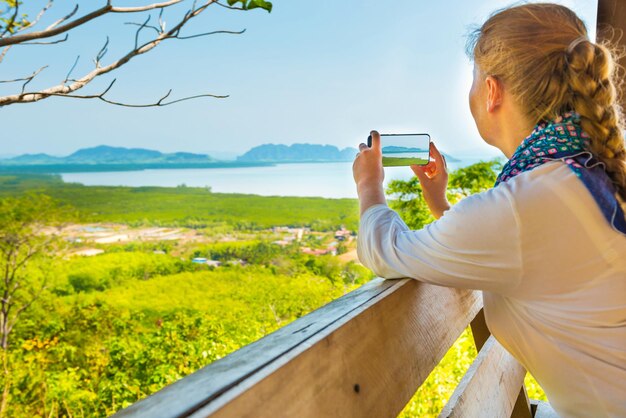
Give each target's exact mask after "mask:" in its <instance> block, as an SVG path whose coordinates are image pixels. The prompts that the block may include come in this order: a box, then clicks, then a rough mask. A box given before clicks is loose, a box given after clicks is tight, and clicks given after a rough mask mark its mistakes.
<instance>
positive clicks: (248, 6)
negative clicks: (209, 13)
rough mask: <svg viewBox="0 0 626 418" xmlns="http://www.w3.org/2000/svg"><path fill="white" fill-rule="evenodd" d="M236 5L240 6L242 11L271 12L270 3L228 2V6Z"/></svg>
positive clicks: (240, 0)
mask: <svg viewBox="0 0 626 418" xmlns="http://www.w3.org/2000/svg"><path fill="white" fill-rule="evenodd" d="M237 4H241V8H242V9H244V10H250V9H256V8H261V9H265V10H267V11H268V12H271V11H272V3H270V2H269V1H265V0H228V5H229V6H234V5H237Z"/></svg>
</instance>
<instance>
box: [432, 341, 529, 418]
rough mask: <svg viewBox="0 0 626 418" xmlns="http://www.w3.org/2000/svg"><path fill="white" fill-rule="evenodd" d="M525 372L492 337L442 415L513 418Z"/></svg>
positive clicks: (446, 416) (446, 417)
mask: <svg viewBox="0 0 626 418" xmlns="http://www.w3.org/2000/svg"><path fill="white" fill-rule="evenodd" d="M525 375H526V370H525V369H524V368H523V367H522V365H521V364H519V363H518V362H517V360H515V358H513V357H512V356H511V355H510V354H509V353H508V352H507V351H506V350H505V349H504V348H503V347H502V346H501V345H500V344H499V343H498V342H497V341H496V339H495V338H494V337H493V336H491V337H489V339H488V340H487V342H486V343H485V345H484V346H483V348H482V349H481V350H480V352H479V353H478V356H477V357H476V360H474V363H472V365H471V366H470V368H469V370H468V371H467V373H466V374H465V376H463V379H462V380H461V383H459V385H458V386H457V388H456V390H455V391H454V393H453V394H452V396H451V397H450V400H449V401H448V403H447V404H446V406H445V407H444V409H443V411H441V414H440V415H439V417H440V418H442V417H445V418H448V417H510V416H511V413H512V411H513V406H514V404H515V402H516V399H517V397H518V394H519V391H520V387H521V386H522V384H523V383H524V376H525Z"/></svg>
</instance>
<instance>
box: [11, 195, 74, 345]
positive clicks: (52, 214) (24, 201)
mask: <svg viewBox="0 0 626 418" xmlns="http://www.w3.org/2000/svg"><path fill="white" fill-rule="evenodd" d="M67 216H68V212H67V211H66V210H65V208H62V207H61V206H59V205H58V203H57V202H55V201H53V200H52V199H51V198H49V197H48V196H44V195H36V194H26V195H24V196H22V197H18V198H12V197H8V198H4V199H2V200H0V272H1V273H0V293H1V294H2V299H1V301H0V347H2V349H4V350H6V348H7V347H8V344H9V335H10V333H11V331H12V330H13V327H14V326H15V324H16V323H17V321H18V319H19V318H20V315H22V314H23V313H24V312H25V311H26V310H27V309H29V308H30V306H31V305H32V303H33V302H34V301H36V300H37V299H38V298H39V297H40V296H41V294H42V292H43V291H44V290H45V288H46V278H47V275H46V274H45V273H41V272H38V273H39V274H36V273H33V271H31V270H29V269H28V266H29V264H33V263H37V262H41V261H42V259H45V258H46V257H49V256H50V255H51V254H52V252H53V251H54V250H55V249H56V248H57V245H56V241H57V240H56V239H55V236H54V235H52V234H51V233H48V234H45V233H44V228H45V227H49V226H56V225H58V224H59V223H60V222H61V221H62V220H63V219H64V218H66V217H67Z"/></svg>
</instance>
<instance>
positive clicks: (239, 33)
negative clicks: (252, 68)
mask: <svg viewBox="0 0 626 418" xmlns="http://www.w3.org/2000/svg"><path fill="white" fill-rule="evenodd" d="M245 31H246V30H245V29H242V30H239V31H232V30H215V31H213V32H206V33H199V34H197V35H190V36H178V35H177V36H174V38H176V39H192V38H198V37H200V36H208V35H215V34H217V33H228V34H231V35H241V34H242V33H244V32H245Z"/></svg>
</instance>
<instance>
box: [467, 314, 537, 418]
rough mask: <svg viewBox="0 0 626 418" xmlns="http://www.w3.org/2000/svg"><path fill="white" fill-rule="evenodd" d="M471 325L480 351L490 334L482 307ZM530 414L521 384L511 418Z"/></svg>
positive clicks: (477, 348)
mask: <svg viewBox="0 0 626 418" xmlns="http://www.w3.org/2000/svg"><path fill="white" fill-rule="evenodd" d="M471 327H472V335H473V337H474V344H476V350H477V351H480V349H481V348H482V347H483V346H484V345H485V342H487V339H489V337H490V336H491V332H490V331H489V328H487V321H486V320H485V311H484V309H481V310H480V312H478V314H477V315H476V318H474V320H473V321H472V323H471ZM532 416H533V415H532V412H531V409H530V401H529V399H528V395H527V394H526V387H525V386H524V385H522V388H521V389H520V392H519V394H518V395H517V400H516V401H515V405H514V406H513V411H512V412H511V418H532Z"/></svg>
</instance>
